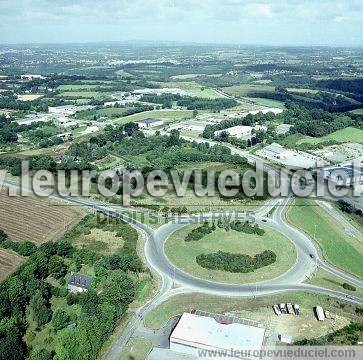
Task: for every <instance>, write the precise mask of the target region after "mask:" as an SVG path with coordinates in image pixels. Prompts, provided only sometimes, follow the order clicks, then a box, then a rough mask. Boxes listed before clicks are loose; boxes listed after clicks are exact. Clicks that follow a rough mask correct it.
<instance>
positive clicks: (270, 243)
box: [164, 225, 296, 284]
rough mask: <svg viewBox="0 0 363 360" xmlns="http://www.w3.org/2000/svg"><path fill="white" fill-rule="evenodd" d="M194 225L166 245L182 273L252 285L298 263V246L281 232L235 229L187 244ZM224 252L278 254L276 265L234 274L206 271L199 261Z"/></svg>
mask: <svg viewBox="0 0 363 360" xmlns="http://www.w3.org/2000/svg"><path fill="white" fill-rule="evenodd" d="M197 226H200V225H190V226H187V227H184V228H182V229H180V230H178V231H177V232H176V233H174V234H173V235H172V236H171V237H170V238H169V239H168V240H167V241H166V243H165V245H164V250H165V253H166V256H167V257H168V258H169V260H170V261H171V262H172V263H173V264H174V265H175V266H176V267H178V268H180V269H181V270H183V271H185V272H187V273H189V274H192V275H193V276H196V277H200V278H203V279H207V280H213V281H217V282H225V283H235V284H238V283H249V282H255V281H262V280H267V279H271V278H275V277H277V276H279V275H281V274H283V273H285V272H286V271H287V270H289V269H290V268H291V267H292V266H293V265H294V263H295V260H296V250H295V247H294V245H293V244H292V243H291V242H290V241H289V240H288V239H286V238H285V237H284V236H283V235H281V234H280V233H278V232H276V231H273V230H270V229H267V228H265V231H266V232H265V234H264V235H263V236H258V235H254V234H244V233H240V232H237V231H234V230H231V231H229V232H226V231H225V230H222V229H219V228H217V229H216V230H215V231H214V232H213V233H211V234H208V235H207V236H205V237H204V238H202V239H201V240H199V241H191V242H186V241H184V239H185V237H186V235H187V234H188V233H189V232H190V231H191V230H192V229H193V228H195V227H197ZM219 250H223V251H225V252H231V253H239V254H248V255H251V256H253V255H255V254H258V253H261V252H262V251H264V250H272V251H274V252H275V253H276V255H277V260H276V262H275V263H274V264H272V265H269V266H266V267H262V268H260V269H257V270H255V271H254V272H250V273H230V272H226V271H221V270H209V269H205V268H202V267H201V266H199V265H198V264H197V262H196V256H198V255H200V254H203V253H204V254H208V253H213V252H217V251H219Z"/></svg>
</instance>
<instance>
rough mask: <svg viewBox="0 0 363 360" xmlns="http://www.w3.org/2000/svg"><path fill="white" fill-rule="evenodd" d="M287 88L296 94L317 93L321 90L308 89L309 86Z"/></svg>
mask: <svg viewBox="0 0 363 360" xmlns="http://www.w3.org/2000/svg"><path fill="white" fill-rule="evenodd" d="M286 90H287V91H289V92H292V93H296V94H304V93H309V94H317V93H318V91H319V90H314V89H308V88H286Z"/></svg>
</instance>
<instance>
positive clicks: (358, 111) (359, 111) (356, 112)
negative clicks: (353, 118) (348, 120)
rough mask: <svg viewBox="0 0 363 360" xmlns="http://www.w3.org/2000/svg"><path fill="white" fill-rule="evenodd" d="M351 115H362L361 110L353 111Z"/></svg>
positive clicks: (362, 110)
mask: <svg viewBox="0 0 363 360" xmlns="http://www.w3.org/2000/svg"><path fill="white" fill-rule="evenodd" d="M351 113H353V114H357V115H363V109H355V110H352V111H351Z"/></svg>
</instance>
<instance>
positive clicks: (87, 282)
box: [68, 273, 92, 292]
mask: <svg viewBox="0 0 363 360" xmlns="http://www.w3.org/2000/svg"><path fill="white" fill-rule="evenodd" d="M91 283H92V277H91V276H88V275H83V274H77V273H72V275H71V278H70V279H69V281H68V290H69V291H71V292H84V291H87V290H88V289H89V288H90V287H91Z"/></svg>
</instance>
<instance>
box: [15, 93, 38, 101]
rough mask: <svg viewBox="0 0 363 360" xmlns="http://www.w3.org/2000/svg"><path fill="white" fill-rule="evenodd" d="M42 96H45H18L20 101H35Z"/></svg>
mask: <svg viewBox="0 0 363 360" xmlns="http://www.w3.org/2000/svg"><path fill="white" fill-rule="evenodd" d="M42 96H43V95H42V94H23V95H18V100H20V101H33V100H36V99H39V98H40V97H42Z"/></svg>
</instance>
